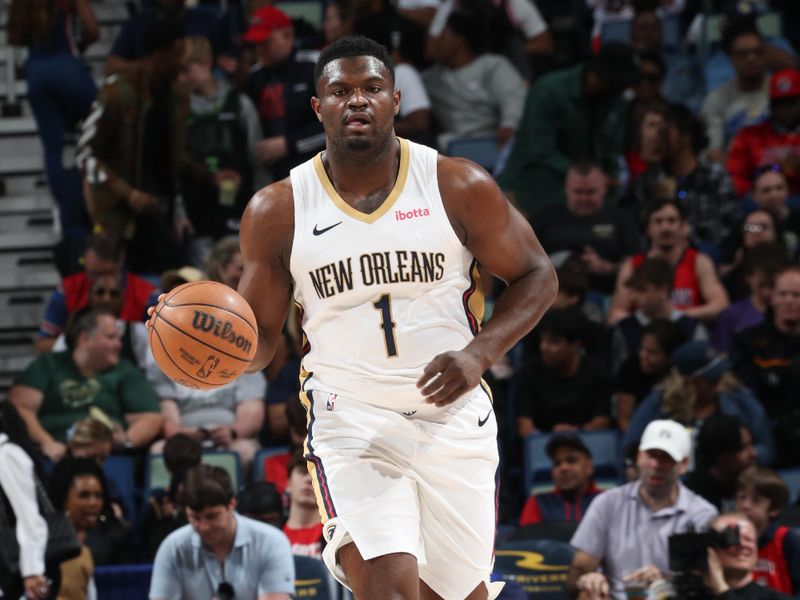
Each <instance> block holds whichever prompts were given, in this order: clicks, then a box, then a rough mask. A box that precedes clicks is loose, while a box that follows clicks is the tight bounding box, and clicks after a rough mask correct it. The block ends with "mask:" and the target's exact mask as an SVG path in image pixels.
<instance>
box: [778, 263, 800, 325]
mask: <svg viewBox="0 0 800 600" xmlns="http://www.w3.org/2000/svg"><path fill="white" fill-rule="evenodd" d="M772 309H773V311H775V318H776V319H777V320H778V321H782V322H791V323H796V322H798V321H800V273H798V272H797V271H786V272H785V273H781V274H780V275H779V276H778V277H776V278H775V288H774V289H773V291H772Z"/></svg>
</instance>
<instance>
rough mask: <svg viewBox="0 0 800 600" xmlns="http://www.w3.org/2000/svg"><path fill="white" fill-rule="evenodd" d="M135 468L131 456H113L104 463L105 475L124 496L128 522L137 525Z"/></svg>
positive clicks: (123, 500)
mask: <svg viewBox="0 0 800 600" xmlns="http://www.w3.org/2000/svg"><path fill="white" fill-rule="evenodd" d="M133 468H134V467H133V459H132V458H131V457H130V456H116V455H111V456H109V457H108V458H107V459H106V460H105V462H104V463H103V473H105V476H106V478H107V479H108V480H109V481H110V482H112V485H113V486H114V487H116V491H117V492H119V494H120V496H122V504H123V506H124V508H125V513H126V515H127V517H128V520H129V521H131V522H132V523H136V517H137V514H136V506H137V501H136V484H135V482H134V473H133Z"/></svg>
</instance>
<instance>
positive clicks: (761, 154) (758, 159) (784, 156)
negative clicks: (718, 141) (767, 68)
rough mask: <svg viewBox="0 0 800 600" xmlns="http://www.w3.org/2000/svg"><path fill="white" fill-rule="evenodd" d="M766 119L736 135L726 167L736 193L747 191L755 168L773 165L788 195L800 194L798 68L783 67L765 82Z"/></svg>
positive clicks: (799, 90)
mask: <svg viewBox="0 0 800 600" xmlns="http://www.w3.org/2000/svg"><path fill="white" fill-rule="evenodd" d="M769 105H770V118H769V119H767V120H766V121H764V122H763V123H761V124H760V125H752V126H750V127H745V128H744V129H742V130H741V131H739V133H738V134H737V135H736V137H735V138H734V139H733V142H732V143H731V148H730V152H729V153H728V161H727V167H728V171H730V174H731V177H733V183H734V186H735V187H736V193H738V194H739V195H740V196H743V195H744V194H746V193H747V192H749V191H750V187H751V185H752V181H753V173H754V172H755V170H756V169H757V168H758V167H760V166H762V165H765V164H775V165H777V166H778V167H779V168H780V169H781V171H783V173H784V175H785V176H786V180H787V182H788V183H789V189H790V191H791V193H792V194H798V193H800V71H797V70H796V69H783V70H781V71H778V72H777V73H775V74H773V75H772V78H771V79H770V82H769Z"/></svg>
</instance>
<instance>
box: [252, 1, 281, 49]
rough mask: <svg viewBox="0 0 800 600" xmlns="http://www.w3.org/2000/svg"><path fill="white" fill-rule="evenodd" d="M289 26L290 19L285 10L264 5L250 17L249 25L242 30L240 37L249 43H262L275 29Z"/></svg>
mask: <svg viewBox="0 0 800 600" xmlns="http://www.w3.org/2000/svg"><path fill="white" fill-rule="evenodd" d="M291 26H292V20H291V19H290V18H289V16H288V15H287V14H286V13H285V12H283V11H282V10H280V9H278V8H275V7H274V6H265V7H264V8H260V9H258V10H257V11H256V12H255V13H253V16H252V17H250V26H249V27H248V28H247V31H245V32H244V35H243V36H242V39H243V40H244V41H245V42H250V43H251V44H263V43H264V42H266V41H267V40H268V39H269V36H271V35H272V32H273V31H275V30H276V29H283V28H285V27H291Z"/></svg>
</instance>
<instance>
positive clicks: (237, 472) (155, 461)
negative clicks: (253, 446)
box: [144, 450, 244, 500]
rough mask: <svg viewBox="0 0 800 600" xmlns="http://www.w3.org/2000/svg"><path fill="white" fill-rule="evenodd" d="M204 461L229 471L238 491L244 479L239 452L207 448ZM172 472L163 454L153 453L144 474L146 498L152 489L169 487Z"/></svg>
mask: <svg viewBox="0 0 800 600" xmlns="http://www.w3.org/2000/svg"><path fill="white" fill-rule="evenodd" d="M202 462H203V463H204V464H207V465H214V466H215V467H222V468H223V469H225V470H226V471H227V472H228V475H230V477H231V482H232V483H233V489H234V490H235V491H238V490H239V489H240V488H241V487H242V485H243V484H244V481H243V479H242V465H241V463H240V461H239V454H238V453H237V452H233V451H232V450H206V451H204V452H203V456H202ZM169 480H170V474H169V471H167V466H166V465H165V464H164V455H163V454H151V455H150V456H149V457H148V459H147V468H146V469H145V475H144V498H145V500H146V499H147V498H149V497H150V494H151V492H152V490H157V489H166V488H168V487H169Z"/></svg>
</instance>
